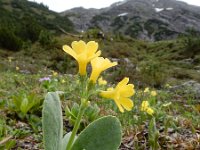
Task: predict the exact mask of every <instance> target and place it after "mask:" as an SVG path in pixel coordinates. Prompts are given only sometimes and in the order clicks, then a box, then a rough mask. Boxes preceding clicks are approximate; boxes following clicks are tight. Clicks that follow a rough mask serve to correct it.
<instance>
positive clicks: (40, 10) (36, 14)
mask: <svg viewBox="0 0 200 150" xmlns="http://www.w3.org/2000/svg"><path fill="white" fill-rule="evenodd" d="M60 29H64V30H65V31H70V32H73V25H72V23H71V22H70V21H69V19H68V18H66V17H61V16H59V14H57V13H55V12H53V11H50V10H49V9H48V8H47V7H46V6H44V5H43V4H42V3H41V4H37V3H34V2H29V1H26V0H9V1H4V0H0V47H2V48H5V49H9V50H13V51H16V50H19V49H21V48H22V46H23V45H24V44H26V42H29V41H31V42H32V43H34V42H36V41H38V40H40V41H41V36H42V35H41V34H44V32H46V31H45V30H49V32H50V33H53V34H60V33H61V31H60ZM43 42H44V41H43Z"/></svg>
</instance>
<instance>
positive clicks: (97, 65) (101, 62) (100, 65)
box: [90, 57, 117, 83]
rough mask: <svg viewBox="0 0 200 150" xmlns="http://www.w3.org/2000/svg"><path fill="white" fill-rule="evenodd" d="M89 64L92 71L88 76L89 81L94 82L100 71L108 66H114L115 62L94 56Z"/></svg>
mask: <svg viewBox="0 0 200 150" xmlns="http://www.w3.org/2000/svg"><path fill="white" fill-rule="evenodd" d="M91 65H92V73H91V76H90V81H92V82H93V83H96V80H97V79H98V77H99V75H100V74H101V72H102V71H104V70H106V69H108V68H110V67H113V66H116V65H117V62H111V61H110V60H109V59H108V58H103V57H96V58H94V59H93V60H92V61H91Z"/></svg>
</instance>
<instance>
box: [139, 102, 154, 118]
mask: <svg viewBox="0 0 200 150" xmlns="http://www.w3.org/2000/svg"><path fill="white" fill-rule="evenodd" d="M140 110H141V111H145V112H147V113H148V114H149V115H153V113H154V110H153V109H152V108H151V107H149V102H148V101H143V102H142V104H141V108H140Z"/></svg>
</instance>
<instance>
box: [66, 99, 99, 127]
mask: <svg viewBox="0 0 200 150" xmlns="http://www.w3.org/2000/svg"><path fill="white" fill-rule="evenodd" d="M79 108H80V106H79V104H77V103H74V104H73V106H72V107H71V109H69V108H68V106H66V108H65V115H66V117H67V118H68V119H69V123H70V125H72V126H74V125H75V122H76V119H77V117H78V112H79ZM99 111H100V109H99V107H98V106H97V104H94V106H92V105H89V106H88V107H87V108H86V110H85V114H84V116H83V118H82V120H81V123H80V127H79V129H80V130H82V129H84V128H85V127H86V126H88V125H89V123H91V122H93V121H94V120H96V119H97V118H98V114H99Z"/></svg>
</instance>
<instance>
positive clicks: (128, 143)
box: [0, 36, 200, 149]
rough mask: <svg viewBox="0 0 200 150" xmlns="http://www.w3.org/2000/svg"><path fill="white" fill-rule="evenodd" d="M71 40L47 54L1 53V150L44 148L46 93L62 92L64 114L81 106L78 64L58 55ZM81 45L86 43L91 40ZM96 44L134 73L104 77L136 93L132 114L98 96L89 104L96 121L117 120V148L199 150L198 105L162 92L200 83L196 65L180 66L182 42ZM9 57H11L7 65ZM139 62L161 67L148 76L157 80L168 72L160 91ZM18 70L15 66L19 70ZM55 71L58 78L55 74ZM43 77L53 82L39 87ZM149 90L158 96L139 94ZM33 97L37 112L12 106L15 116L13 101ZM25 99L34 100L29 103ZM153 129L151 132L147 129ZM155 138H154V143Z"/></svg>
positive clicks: (35, 50) (37, 50)
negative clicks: (146, 104)
mask: <svg viewBox="0 0 200 150" xmlns="http://www.w3.org/2000/svg"><path fill="white" fill-rule="evenodd" d="M74 40H79V39H78V38H77V39H75V38H73V37H69V36H62V37H57V43H56V46H55V47H53V48H50V49H44V48H42V47H41V46H40V45H39V44H38V43H35V44H34V45H30V46H29V47H28V48H26V49H23V50H21V51H19V52H10V51H7V50H0V57H1V59H0V77H1V78H0V108H1V109H0V114H1V118H0V143H1V144H0V145H1V146H0V149H11V148H21V149H26V148H27V147H26V145H25V143H26V142H29V148H31V149H35V148H39V149H42V148H43V144H42V131H41V109H42V101H43V99H44V97H45V94H46V93H47V92H48V91H64V92H65V94H64V95H63V96H62V97H61V99H62V107H63V110H64V109H65V107H66V105H68V104H70V106H71V105H72V104H73V103H74V101H75V102H77V103H79V101H78V97H77V93H76V92H77V89H78V87H77V82H78V81H77V77H76V76H74V74H76V73H77V66H76V62H75V61H74V60H73V59H72V58H70V56H67V55H66V54H65V53H64V52H63V51H62V50H61V46H62V45H64V44H68V45H70V43H71V42H72V41H74ZM83 40H85V41H89V39H83ZM95 41H98V42H99V47H100V49H102V53H103V56H104V57H112V58H117V59H119V58H128V59H129V60H130V62H131V63H133V64H134V65H135V66H136V67H135V69H134V70H126V69H125V68H126V67H127V65H129V64H126V63H119V66H118V67H116V70H115V69H114V70H110V71H108V72H107V73H106V74H105V77H106V79H108V80H110V85H108V86H111V85H112V84H116V81H119V80H121V79H122V78H123V77H124V76H129V77H130V78H131V80H132V82H133V83H134V84H135V89H136V94H135V95H134V96H133V97H132V99H133V101H134V109H133V110H132V111H130V112H125V113H120V112H119V110H118V109H117V107H116V106H115V104H114V103H113V101H109V100H102V99H101V98H100V97H93V101H92V103H94V104H98V106H99V108H100V112H99V114H98V117H99V116H104V115H109V114H111V115H115V116H117V117H118V118H119V119H120V121H121V123H122V126H123V142H122V145H121V148H126V149H131V148H133V147H135V148H138V149H148V148H149V147H151V148H153V147H156V143H157V142H158V143H157V144H158V145H157V146H158V147H160V148H161V149H166V148H167V149H170V148H171V149H176V148H179V149H195V148H196V149H198V148H199V143H200V139H199V131H200V126H199V122H200V110H199V102H198V101H197V100H196V99H195V98H194V96H193V95H192V94H190V95H189V94H182V93H184V92H182V93H181V92H180V93H179V92H176V91H174V92H169V91H170V90H169V89H168V88H166V87H165V84H166V83H170V84H171V85H176V84H180V83H182V82H184V81H187V80H197V81H200V79H199V73H198V72H196V71H195V70H193V67H194V66H197V65H199V64H193V63H191V64H185V63H183V61H182V60H183V59H185V58H187V57H186V56H184V55H183V53H182V49H183V48H184V47H183V45H182V43H181V41H180V40H177V41H176V40H175V41H162V42H156V43H147V42H144V41H138V40H134V39H130V38H125V39H114V41H113V42H110V41H108V40H101V39H95ZM8 57H12V61H11V62H10V61H9V58H8ZM195 57H197V56H195ZM130 62H129V63H130ZM142 63H143V64H145V65H144V66H143V68H145V67H147V66H152V64H153V63H157V64H161V65H163V66H164V67H163V68H162V69H163V70H159V69H156V67H153V69H152V70H151V72H153V73H152V74H155V73H158V76H159V75H161V74H162V73H163V72H165V71H167V72H168V76H166V77H165V78H167V79H166V81H165V82H161V83H160V84H161V86H160V87H159V89H155V87H154V86H152V85H155V84H154V83H155V82H158V81H156V79H158V78H155V79H154V76H153V75H152V76H150V75H149V72H148V71H147V72H145V71H144V72H141V68H138V67H140V66H141V64H142ZM159 66H160V65H159ZM16 67H19V70H18V69H16ZM53 71H54V73H53ZM55 71H56V72H58V75H55ZM108 74H109V75H108ZM144 74H145V75H146V77H147V76H148V77H149V79H148V82H147V81H145V80H143V77H142V75H144ZM43 77H50V78H51V82H46V81H45V82H39V79H40V78H43ZM144 77H145V76H144ZM146 77H145V78H146ZM149 81H151V82H149ZM147 86H149V87H150V90H157V93H158V94H157V96H156V97H152V96H151V95H150V94H147V93H146V94H145V93H143V91H144V88H145V87H147ZM74 89H75V90H74ZM31 94H33V95H36V97H37V98H38V99H40V100H41V103H40V104H39V107H38V108H39V109H35V108H34V106H33V107H31V108H30V109H29V110H28V112H26V113H25V117H21V112H20V111H22V112H24V110H23V107H22V106H23V105H22V104H19V103H18V104H16V106H14V108H16V107H17V110H18V111H16V109H12V108H13V104H14V105H15V103H12V102H14V99H16V98H18V99H22V100H21V101H23V100H24V97H29V96H30V95H31ZM28 99H29V100H30V101H34V99H33V98H28ZM143 100H148V101H150V104H151V107H152V108H153V109H154V111H155V114H154V115H153V116H154V117H152V116H151V115H148V114H147V113H145V112H141V111H140V105H141V103H142V101H143ZM37 105H38V104H37ZM37 105H36V106H37ZM27 107H28V105H27ZM153 118H155V123H156V124H154V120H153ZM68 121H69V120H68V118H67V117H66V116H65V119H64V123H65V124H64V126H65V132H68V131H69V130H70V129H71V125H70V124H69V122H68ZM152 126H154V127H153V128H151V127H152ZM155 133H157V134H158V139H157V138H156V137H157V136H156V135H154V134H155ZM7 139H8V140H7ZM35 143H36V144H35ZM34 146H35V147H34Z"/></svg>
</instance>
